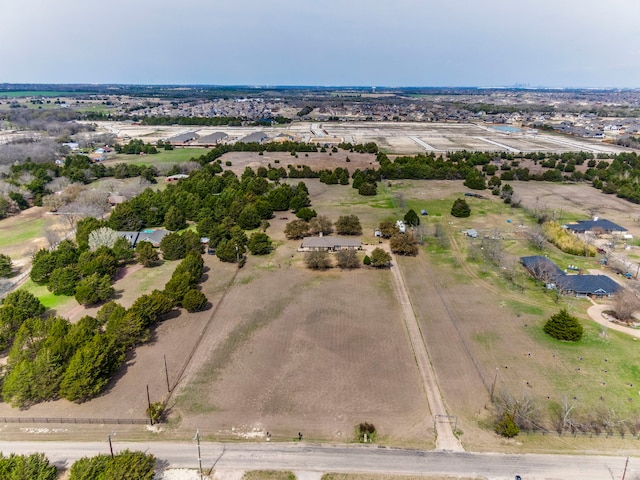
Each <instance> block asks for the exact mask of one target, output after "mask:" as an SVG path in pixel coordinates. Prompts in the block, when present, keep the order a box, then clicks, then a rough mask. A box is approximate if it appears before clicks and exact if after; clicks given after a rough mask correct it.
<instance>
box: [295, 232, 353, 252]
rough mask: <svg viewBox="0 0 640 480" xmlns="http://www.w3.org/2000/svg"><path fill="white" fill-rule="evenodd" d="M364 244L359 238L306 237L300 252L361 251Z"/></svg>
mask: <svg viewBox="0 0 640 480" xmlns="http://www.w3.org/2000/svg"><path fill="white" fill-rule="evenodd" d="M360 249H362V242H361V241H360V239H359V238H352V237H331V236H326V237H325V236H322V237H304V238H303V239H302V244H300V249H299V251H302V252H313V251H324V252H335V251H338V250H360Z"/></svg>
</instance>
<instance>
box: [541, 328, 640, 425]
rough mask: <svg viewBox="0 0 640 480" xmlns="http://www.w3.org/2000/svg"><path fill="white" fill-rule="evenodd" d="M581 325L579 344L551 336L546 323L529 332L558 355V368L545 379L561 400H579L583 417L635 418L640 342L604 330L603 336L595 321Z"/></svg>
mask: <svg viewBox="0 0 640 480" xmlns="http://www.w3.org/2000/svg"><path fill="white" fill-rule="evenodd" d="M544 320H546V319H544ZM581 323H582V325H583V327H584V335H583V337H582V340H580V341H579V342H561V341H558V340H555V339H553V338H551V337H549V336H548V335H546V334H545V333H544V332H543V331H542V327H541V325H542V322H541V323H540V325H538V326H534V328H529V329H528V331H529V333H530V335H531V336H532V337H533V338H534V339H535V340H536V342H538V343H539V344H541V345H544V346H545V347H548V348H549V349H551V350H552V351H554V352H555V354H554V355H555V365H553V367H552V368H548V369H546V370H545V376H546V377H547V378H548V379H549V380H550V381H551V382H552V383H553V384H554V385H555V387H556V388H555V389H556V392H555V394H556V396H557V398H562V397H563V396H566V397H567V398H569V399H573V397H576V400H575V402H576V404H577V413H579V414H584V415H589V414H593V412H599V411H609V412H615V414H616V415H617V416H618V417H619V418H621V419H625V418H635V417H636V416H637V415H638V402H640V396H639V395H638V391H639V390H640V369H638V368H637V367H636V365H637V364H638V362H639V360H640V355H639V353H638V342H637V341H634V340H633V339H632V338H631V337H629V336H627V335H625V334H623V333H619V332H616V331H611V330H606V329H604V330H606V333H605V334H604V335H603V327H602V326H600V325H597V324H595V323H593V322H590V321H587V322H581ZM631 385H634V386H633V387H632V386H631ZM601 398H602V400H601ZM629 399H631V401H629Z"/></svg>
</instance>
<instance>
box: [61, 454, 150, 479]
mask: <svg viewBox="0 0 640 480" xmlns="http://www.w3.org/2000/svg"><path fill="white" fill-rule="evenodd" d="M155 463H156V459H155V457H154V456H153V455H151V454H150V453H144V452H132V451H130V450H124V451H123V452H120V453H118V454H117V455H114V457H113V458H111V457H110V456H109V455H97V456H95V457H90V458H89V457H84V458H81V459H80V460H78V461H77V462H75V463H74V464H73V465H72V466H71V471H70V475H69V480H114V479H118V480H152V479H153V477H154V466H155Z"/></svg>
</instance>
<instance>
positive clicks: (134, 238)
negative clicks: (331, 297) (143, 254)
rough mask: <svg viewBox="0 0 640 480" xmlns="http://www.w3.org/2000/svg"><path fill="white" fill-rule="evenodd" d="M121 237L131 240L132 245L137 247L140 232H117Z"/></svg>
mask: <svg viewBox="0 0 640 480" xmlns="http://www.w3.org/2000/svg"><path fill="white" fill-rule="evenodd" d="M116 233H117V234H118V235H119V236H120V237H124V238H126V239H127V240H129V243H130V244H131V246H132V247H134V248H135V246H136V244H137V243H138V235H140V232H116Z"/></svg>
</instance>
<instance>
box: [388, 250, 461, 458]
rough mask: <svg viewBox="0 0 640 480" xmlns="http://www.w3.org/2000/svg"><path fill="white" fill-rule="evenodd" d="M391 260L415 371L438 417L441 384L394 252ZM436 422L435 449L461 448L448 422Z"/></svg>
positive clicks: (442, 412) (442, 409)
mask: <svg viewBox="0 0 640 480" xmlns="http://www.w3.org/2000/svg"><path fill="white" fill-rule="evenodd" d="M391 259H392V262H393V267H391V272H392V273H393V280H394V282H393V283H394V285H395V287H396V292H397V294H398V302H399V303H400V305H401V307H402V315H403V318H404V322H405V325H406V326H407V331H408V332H409V338H410V340H411V347H412V348H413V353H414V355H415V359H416V363H417V364H418V370H419V372H420V376H421V377H422V384H423V386H424V389H425V394H426V396H427V401H428V402H429V408H430V409H431V414H432V415H434V418H439V417H436V416H437V415H442V416H445V415H447V410H446V409H445V407H444V402H443V401H442V394H441V393H440V387H439V385H438V381H437V379H436V374H435V372H434V370H433V365H432V364H431V359H430V358H429V351H428V350H427V346H426V344H425V343H424V338H423V337H422V333H421V332H420V326H419V325H418V320H417V318H416V315H415V312H414V311H413V307H412V306H411V301H410V300H409V294H408V292H407V287H406V285H405V283H404V277H403V276H402V272H401V271H400V266H399V265H398V262H397V260H396V257H395V255H394V254H393V253H392V254H391ZM435 424H436V434H437V438H436V449H438V450H453V451H457V452H460V451H463V450H464V449H463V448H462V444H461V443H460V440H458V438H457V437H456V436H455V435H454V434H453V430H452V428H451V422H449V421H436V422H435Z"/></svg>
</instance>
